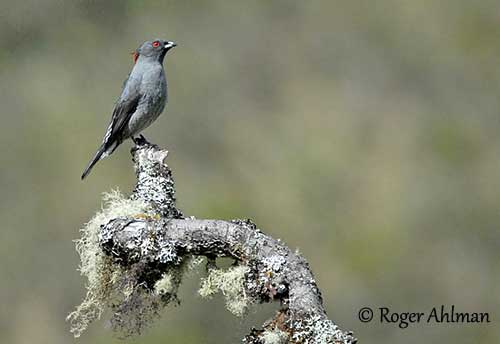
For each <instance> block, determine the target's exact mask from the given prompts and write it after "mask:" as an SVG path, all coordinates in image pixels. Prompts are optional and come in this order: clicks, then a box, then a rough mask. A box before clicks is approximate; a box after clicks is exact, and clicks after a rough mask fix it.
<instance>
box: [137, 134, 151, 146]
mask: <svg viewBox="0 0 500 344" xmlns="http://www.w3.org/2000/svg"><path fill="white" fill-rule="evenodd" d="M132 141H134V143H135V145H136V146H150V145H151V143H149V141H148V140H146V138H145V137H144V135H142V134H140V135H139V137H132Z"/></svg>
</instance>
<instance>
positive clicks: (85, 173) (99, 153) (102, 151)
mask: <svg viewBox="0 0 500 344" xmlns="http://www.w3.org/2000/svg"><path fill="white" fill-rule="evenodd" d="M105 153H106V147H105V145H104V144H102V145H101V147H99V149H98V150H97V152H96V153H95V155H94V157H93V158H92V160H90V162H89V164H88V165H87V167H86V168H85V171H83V174H82V180H84V179H85V177H86V176H88V175H89V173H90V171H91V170H92V167H94V165H95V164H96V163H97V162H98V161H99V160H101V159H102V158H105V157H106V156H107V154H105Z"/></svg>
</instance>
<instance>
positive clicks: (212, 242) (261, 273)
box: [99, 144, 356, 344]
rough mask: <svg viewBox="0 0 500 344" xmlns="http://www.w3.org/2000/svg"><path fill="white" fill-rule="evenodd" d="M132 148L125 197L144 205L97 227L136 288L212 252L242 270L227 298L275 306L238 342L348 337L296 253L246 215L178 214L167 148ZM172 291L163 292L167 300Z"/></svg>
mask: <svg viewBox="0 0 500 344" xmlns="http://www.w3.org/2000/svg"><path fill="white" fill-rule="evenodd" d="M132 154H133V160H134V163H135V169H136V175H137V184H136V186H135V189H134V191H133V193H132V195H131V196H130V199H132V200H137V201H141V202H143V203H145V204H147V205H148V210H147V211H145V212H144V214H141V215H137V216H118V217H115V218H111V219H107V220H108V221H107V222H106V223H103V224H102V225H101V228H100V233H99V245H100V249H101V250H102V252H103V253H104V255H105V256H106V257H108V258H109V259H111V261H112V262H113V264H118V265H120V266H121V267H123V268H124V269H129V270H130V269H131V267H134V266H135V267H136V268H135V270H134V271H139V272H137V273H136V275H135V276H136V279H137V280H138V281H139V284H138V285H140V286H141V288H143V289H144V290H154V289H155V288H158V283H159V282H158V281H160V280H161V279H162V278H163V277H164V276H165V273H169V272H171V271H172V269H176V268H178V267H180V266H182V264H183V263H184V262H186V259H187V258H188V257H193V256H204V257H207V259H208V264H207V268H208V269H209V272H210V271H216V269H217V267H216V266H215V263H214V262H215V260H214V258H215V257H231V258H233V259H234V260H235V264H237V265H238V266H239V267H242V268H243V270H241V271H243V273H242V276H241V283H240V284H239V288H240V289H242V290H239V291H236V292H235V293H233V294H232V296H230V297H233V298H244V299H245V302H247V303H248V302H252V303H261V302H271V301H278V302H280V305H281V307H280V310H279V311H278V312H277V313H276V315H275V316H274V317H273V318H272V319H269V320H268V321H267V322H266V323H265V324H264V325H263V326H262V328H260V329H255V328H254V329H252V330H251V332H250V334H248V335H247V336H246V337H245V338H244V339H243V342H244V343H254V344H263V343H320V344H323V343H342V344H352V343H355V342H356V339H355V338H354V337H353V335H352V333H351V332H345V331H342V330H341V329H339V328H338V327H337V325H335V324H334V323H333V322H332V321H331V320H329V319H328V317H327V314H326V312H325V309H324V306H323V300H322V297H321V292H320V290H319V289H318V286H317V284H316V281H315V279H314V276H313V274H312V272H311V269H310V268H309V265H308V263H307V262H306V260H305V259H304V258H303V257H302V256H301V255H300V254H298V253H296V252H293V251H292V250H290V249H289V248H288V247H287V246H286V245H285V244H284V243H282V242H281V241H280V240H279V239H278V240H277V239H274V238H272V237H270V236H268V235H266V234H264V233H263V232H262V231H260V230H259V229H257V227H256V226H255V225H254V224H253V223H252V222H251V221H249V220H245V221H242V220H233V221H223V220H198V219H194V218H185V217H184V216H183V214H182V213H181V212H180V211H179V210H178V209H177V208H176V206H175V186H174V181H173V179H172V172H171V170H170V168H169V167H168V166H167V165H166V164H165V161H164V160H165V158H166V156H167V152H166V151H164V150H161V149H159V148H158V147H157V146H155V145H150V144H144V145H142V146H139V147H136V148H135V149H133V151H132ZM137 266H140V269H138V268H137ZM162 276H163V277H162ZM215 276H216V275H215ZM214 278H216V277H214ZM214 283H216V281H215V282H214ZM125 284H126V283H125ZM235 285H236V284H235ZM228 293H229V292H228ZM172 294H173V293H172V292H170V294H168V295H169V297H168V301H170V299H171V297H172ZM173 296H174V297H175V295H173ZM226 296H227V295H226ZM234 301H235V300H229V301H228V302H234ZM236 301H238V300H236ZM239 301H242V300H239ZM132 311H133V310H132Z"/></svg>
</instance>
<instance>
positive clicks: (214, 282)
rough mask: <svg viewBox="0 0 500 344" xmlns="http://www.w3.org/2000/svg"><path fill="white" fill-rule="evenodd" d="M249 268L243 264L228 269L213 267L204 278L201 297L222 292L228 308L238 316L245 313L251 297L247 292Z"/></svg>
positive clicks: (200, 292) (199, 291)
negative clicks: (246, 276) (246, 283)
mask: <svg viewBox="0 0 500 344" xmlns="http://www.w3.org/2000/svg"><path fill="white" fill-rule="evenodd" d="M248 271H249V268H248V267H246V266H243V265H238V266H233V267H230V268H229V269H227V270H219V269H211V270H210V271H209V273H208V276H207V277H206V278H205V279H203V280H202V283H201V287H200V289H199V290H198V293H199V294H200V296H201V297H205V298H206V297H211V296H213V295H214V294H216V293H217V292H219V291H220V292H221V293H222V294H223V295H224V297H225V300H226V308H227V309H228V310H229V311H230V312H231V313H233V314H234V315H236V316H243V315H245V313H246V311H247V309H248V306H249V305H250V303H251V299H250V298H249V297H248V296H247V294H246V292H245V274H246V273H247V272H248Z"/></svg>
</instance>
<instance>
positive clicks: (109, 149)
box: [82, 39, 176, 180]
mask: <svg viewBox="0 0 500 344" xmlns="http://www.w3.org/2000/svg"><path fill="white" fill-rule="evenodd" d="M175 46H176V44H175V43H174V42H170V41H164V40H161V39H156V40H154V41H147V42H144V43H143V44H142V45H141V46H140V47H139V48H138V49H137V50H136V51H135V52H134V63H135V64H134V68H133V69H132V72H130V75H129V77H128V79H127V80H126V81H125V83H124V85H123V90H122V94H121V95H120V98H118V101H117V102H116V104H115V108H114V110H113V115H112V117H111V122H110V123H109V126H108V129H107V130H106V134H105V135H104V139H103V140H102V144H101V146H100V147H99V149H98V150H97V153H96V154H95V156H94V157H93V158H92V160H91V161H90V163H89V164H88V166H87V168H86V169H85V171H84V172H83V174H82V180H83V179H84V178H85V177H86V176H87V175H88V174H89V173H90V171H91V170H92V167H94V165H95V164H96V163H97V162H98V161H99V160H101V159H103V158H105V157H107V156H109V155H110V154H111V153H113V152H114V151H115V149H116V148H117V147H118V146H119V145H120V144H121V143H122V142H123V141H125V140H126V139H128V138H131V139H132V140H133V141H134V142H135V143H137V142H138V139H136V138H135V136H136V135H139V134H140V133H141V131H143V130H144V129H146V128H147V127H148V126H150V125H151V123H153V122H154V121H155V120H156V119H157V118H158V116H159V115H160V114H161V112H162V111H163V109H164V108H165V104H166V103H167V80H166V78H165V71H164V70H163V59H164V58H165V55H166V53H167V51H169V50H170V49H172V48H173V47H175ZM141 139H142V140H144V137H143V136H142V135H141Z"/></svg>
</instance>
